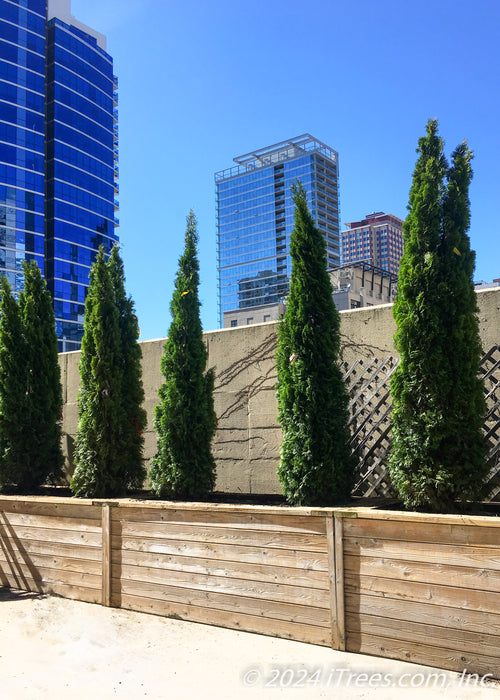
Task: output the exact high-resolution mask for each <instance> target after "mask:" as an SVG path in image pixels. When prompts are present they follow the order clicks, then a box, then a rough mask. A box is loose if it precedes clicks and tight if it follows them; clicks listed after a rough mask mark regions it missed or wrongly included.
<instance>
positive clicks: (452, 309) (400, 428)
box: [389, 120, 484, 511]
mask: <svg viewBox="0 0 500 700" xmlns="http://www.w3.org/2000/svg"><path fill="white" fill-rule="evenodd" d="M437 130H438V124H437V121H435V120H430V121H429V122H428V125H427V135H426V136H425V137H423V138H421V139H420V140H419V148H418V151H417V152H418V153H420V156H419V159H418V161H417V164H416V167H415V173H414V177H413V184H412V188H411V191H410V202H409V214H408V217H407V219H406V221H405V224H404V227H403V234H404V239H405V252H404V255H403V257H402V260H401V264H400V271H399V280H398V293H397V296H396V300H395V304H394V317H395V320H396V325H397V331H396V335H395V344H396V348H397V350H398V352H399V356H400V364H399V366H398V368H397V370H396V372H395V373H394V375H393V378H392V382H391V396H392V423H393V425H392V435H393V447H392V453H391V456H390V460H389V471H390V475H391V478H392V481H393V483H394V485H395V486H396V488H397V490H398V492H399V494H400V496H401V497H402V498H403V500H404V502H405V504H406V506H407V507H409V508H425V509H427V510H432V511H446V510H449V509H451V508H453V503H454V501H455V500H456V499H460V498H469V497H471V496H473V494H477V493H479V489H480V484H481V480H482V477H483V474H484V465H482V462H481V459H482V457H481V455H484V453H482V451H481V449H480V448H479V443H478V441H477V435H476V438H475V439H474V441H473V443H474V444H473V446H470V447H467V448H466V447H465V444H462V443H461V440H462V434H461V431H462V428H464V429H465V423H463V418H465V419H466V421H467V420H470V421H471V425H473V426H474V427H473V432H477V431H476V428H477V426H478V425H479V424H482V422H483V418H484V410H483V409H482V408H481V406H482V401H481V399H480V398H479V393H478V385H477V383H476V380H475V379H474V377H477V371H478V369H479V361H478V358H479V352H480V343H479V336H478V329H477V321H476V320H475V316H474V314H475V310H476V305H475V299H474V296H473V295H474V292H473V286H472V277H471V275H472V269H473V260H474V259H473V257H471V254H470V251H469V244H468V238H467V235H466V230H467V228H468V224H469V204H468V186H469V181H470V176H471V171H470V162H469V161H470V154H469V153H468V152H466V151H465V150H463V151H462V152H461V154H459V153H456V154H454V165H453V167H452V168H451V170H450V171H448V168H447V164H446V160H445V158H444V155H443V146H442V141H441V139H440V138H439V136H438V134H437ZM446 175H447V176H448V188H447V190H446V188H445V183H444V179H445V176H446ZM457 243H458V245H457ZM459 246H460V247H462V249H463V252H464V255H463V261H460V260H459V259H458V258H462V255H461V252H460V249H459ZM455 248H456V250H457V252H454V249H455ZM452 256H454V257H455V258H457V259H456V260H455V259H453V258H452ZM469 342H470V343H472V346H471V347H470V348H469V349H468V350H467V351H466V352H465V355H462V356H461V357H460V354H461V352H462V351H463V350H464V347H465V346H466V345H467V344H468V343H469ZM461 376H462V377H465V376H467V377H468V378H467V380H466V381H465V382H464V383H462V380H461ZM466 387H467V388H466ZM464 391H473V394H474V397H475V398H473V399H472V406H471V411H470V412H469V414H468V415H463V418H462V417H459V416H460V415H461V414H462V410H463V392H464ZM460 397H462V398H460ZM476 411H479V416H478V415H476V414H475V412H476ZM459 426H462V427H459ZM457 431H458V432H457ZM466 434H467V430H464V435H466ZM465 439H466V440H468V438H465ZM459 444H462V446H461V447H460V448H458V449H456V448H457V446H458V445H459ZM453 445H455V446H453ZM462 450H463V451H464V452H465V454H466V457H465V460H463V461H462V462H460V453H461V452H462ZM468 479H470V481H469V482H468V483H466V482H467V480H468Z"/></svg>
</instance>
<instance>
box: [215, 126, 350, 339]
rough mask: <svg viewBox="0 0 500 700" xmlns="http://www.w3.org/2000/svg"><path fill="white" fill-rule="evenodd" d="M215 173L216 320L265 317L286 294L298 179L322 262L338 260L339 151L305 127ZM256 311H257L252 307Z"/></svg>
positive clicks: (230, 323)
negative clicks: (320, 240) (323, 252)
mask: <svg viewBox="0 0 500 700" xmlns="http://www.w3.org/2000/svg"><path fill="white" fill-rule="evenodd" d="M234 161H235V163H236V166H234V167H232V168H228V169H227V170H223V171H220V172H218V173H216V174H215V184H216V197H217V262H218V285H219V293H218V302H219V325H220V326H221V327H226V326H235V325H240V323H242V322H243V323H247V324H248V323H256V322H258V321H261V320H268V319H271V317H272V315H271V313H268V312H270V311H271V309H274V310H275V309H277V308H278V307H279V304H280V302H281V301H283V300H284V298H285V297H286V295H287V293H288V285H289V279H290V273H291V261H290V253H289V250H290V234H291V232H292V228H293V222H294V206H293V202H292V197H291V192H290V187H291V185H292V183H294V182H296V181H297V179H298V180H300V182H301V183H302V185H303V187H304V189H305V191H306V193H307V201H308V204H309V209H310V211H311V214H312V216H313V219H314V221H315V223H316V226H317V227H318V228H319V230H320V231H321V232H322V233H323V236H324V238H325V242H326V249H327V264H328V266H329V267H334V266H336V265H338V264H339V263H340V246H339V196H338V155H337V153H336V151H334V150H333V149H331V148H330V147H329V146H327V145H325V144H324V143H321V141H318V140H317V139H315V138H314V137H313V136H311V135H310V134H303V135H302V136H297V137H295V138H293V139H289V140H287V141H282V142H280V143H277V144H274V145H272V146H268V147H267V148H263V149H261V150H258V151H253V152H252V153H248V154H246V155H244V156H240V157H238V158H235V159H234ZM257 312H258V313H257Z"/></svg>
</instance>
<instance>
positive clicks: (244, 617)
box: [112, 594, 330, 646]
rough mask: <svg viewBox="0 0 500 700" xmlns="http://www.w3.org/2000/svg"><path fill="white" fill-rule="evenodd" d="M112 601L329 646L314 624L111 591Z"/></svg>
mask: <svg viewBox="0 0 500 700" xmlns="http://www.w3.org/2000/svg"><path fill="white" fill-rule="evenodd" d="M112 604H113V605H114V606H116V607H121V608H124V609H127V610H136V611H137V612H144V613H152V614H153V615H162V616H164V617H173V618H175V619H176V620H179V619H180V620H187V621H190V622H198V623H203V624H208V625H216V626H217V627H226V628H228V629H235V630H240V631H242V632H256V633H258V634H265V635H268V636H271V637H280V638H282V639H291V640H294V641H298V642H307V643H309V644H318V645H321V646H330V633H329V630H328V629H326V628H322V627H317V626H314V625H306V624H303V623H301V624H295V623H291V622H286V621H282V620H272V624H271V623H270V621H269V620H267V619H266V618H262V617H260V616H258V615H248V614H244V613H241V612H237V613H234V612H225V611H223V610H213V609H210V608H203V607H197V606H193V605H182V604H177V603H171V602H169V601H164V600H153V599H151V598H141V597H140V596H131V595H123V594H122V595H120V594H113V598H112Z"/></svg>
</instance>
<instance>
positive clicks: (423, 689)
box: [0, 589, 500, 700]
mask: <svg viewBox="0 0 500 700" xmlns="http://www.w3.org/2000/svg"><path fill="white" fill-rule="evenodd" d="M496 671H497V673H498V669H496ZM429 674H434V675H432V676H431V675H429ZM467 680H469V682H468V683H467ZM483 683H484V685H483V686H481V685H480V684H479V683H478V682H477V681H475V679H467V677H466V676H464V677H463V678H462V679H461V677H460V675H459V674H457V673H452V672H447V671H437V670H436V669H430V668H428V667H422V666H416V665H414V664H407V663H403V662H397V661H391V660H388V659H378V658H375V657H372V656H363V655H356V654H349V653H342V652H336V651H332V650H331V649H326V648H324V647H318V646H313V645H310V644H302V643H299V642H291V641H288V640H284V639H274V638H272V637H264V636H260V635H256V634H249V633H246V632H236V631H233V630H226V629H221V628H218V627H210V626H207V625H199V624H195V623H190V622H183V621H179V620H171V619H167V618H161V617H156V616H153V615H145V614H142V613H134V612H130V611H127V610H117V609H113V608H104V607H101V606H99V605H89V604H87V603H80V602H76V601H72V600H66V599H63V598H57V597H48V596H37V595H30V594H26V593H15V592H11V591H8V590H6V589H0V698H1V700H43V699H44V698H51V700H54V699H56V700H57V699H59V698H64V699H65V700H66V699H68V700H69V699H70V700H80V699H82V700H84V699H85V700H89V699H94V700H101V699H102V700H107V698H123V699H125V698H126V699H127V700H129V699H130V700H132V699H133V700H139V699H140V698H150V699H154V700H162V699H163V698H165V699H166V698H169V700H178V699H180V700H182V699H183V698H190V699H192V698H195V697H203V698H206V699H207V700H211V699H212V698H213V699H215V700H220V699H224V698H231V699H234V698H238V699H239V698H255V699H257V698H260V697H266V698H274V697H277V696H280V697H287V698H288V697H291V698H293V699H294V700H295V698H297V700H299V699H305V698H307V700H309V699H314V698H333V697H341V698H342V700H344V699H346V700H349V699H350V698H375V697H376V698H378V699H380V700H382V699H383V700H386V699H387V700H394V699H395V698H401V697H404V698H406V697H408V698H423V697H425V700H434V698H435V699H436V700H437V698H438V697H439V698H442V697H445V698H447V699H450V700H454V699H457V700H458V699H460V700H462V699H463V700H466V699H467V700H469V699H471V698H472V699H474V700H475V699H476V698H484V699H486V700H488V699H489V700H494V698H496V697H498V691H499V690H500V685H499V684H497V683H491V682H489V681H483ZM412 685H413V687H412Z"/></svg>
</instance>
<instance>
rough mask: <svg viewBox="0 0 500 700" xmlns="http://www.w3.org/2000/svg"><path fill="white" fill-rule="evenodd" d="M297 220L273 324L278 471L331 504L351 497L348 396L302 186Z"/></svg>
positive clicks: (316, 234)
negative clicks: (285, 286)
mask: <svg viewBox="0 0 500 700" xmlns="http://www.w3.org/2000/svg"><path fill="white" fill-rule="evenodd" d="M292 192H293V200H294V203H295V225H294V229H293V232H292V237H291V242H290V255H291V258H292V274H291V278H290V291H289V294H288V298H287V308H286V313H285V317H284V319H283V321H282V322H281V324H280V326H279V329H278V350H277V356H276V359H277V372H278V386H277V389H278V412H279V416H278V419H279V421H280V423H281V427H282V430H283V443H282V447H281V462H280V465H279V469H278V476H279V479H280V481H281V484H282V487H283V492H284V495H285V496H286V498H287V500H288V501H289V502H290V503H292V504H294V505H333V504H338V503H342V502H343V501H345V500H346V499H348V498H349V496H350V490H351V484H352V477H353V458H352V456H351V453H350V450H349V447H348V431H347V423H348V419H349V415H348V395H347V392H346V389H345V386H344V382H343V377H342V373H341V371H340V368H339V365H338V354H339V349H340V331H339V327H340V317H339V313H338V311H337V309H336V307H335V304H334V302H333V293H332V286H331V282H330V278H329V276H328V273H327V269H326V249H325V241H324V239H323V236H322V235H321V232H320V231H319V230H318V229H317V228H316V226H315V225H314V221H313V219H312V217H311V215H310V213H309V209H308V206H307V199H306V193H305V191H304V189H303V188H302V186H301V185H300V184H299V185H298V186H293V187H292Z"/></svg>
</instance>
